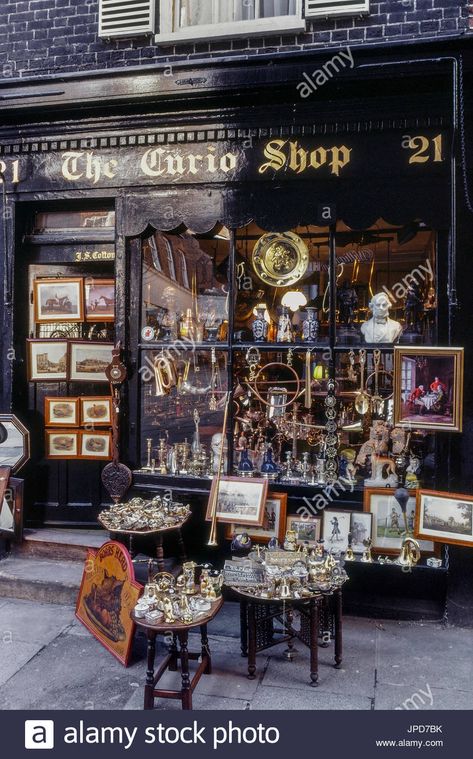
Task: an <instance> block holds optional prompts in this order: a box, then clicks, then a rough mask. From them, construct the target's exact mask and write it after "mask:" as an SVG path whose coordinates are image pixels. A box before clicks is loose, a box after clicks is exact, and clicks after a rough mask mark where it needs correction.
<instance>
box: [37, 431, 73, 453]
mask: <svg viewBox="0 0 473 759" xmlns="http://www.w3.org/2000/svg"><path fill="white" fill-rule="evenodd" d="M79 441H80V434H79V432H78V430H46V441H45V448H46V458H47V459H77V458H78V456H79Z"/></svg>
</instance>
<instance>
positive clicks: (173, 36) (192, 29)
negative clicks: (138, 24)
mask: <svg viewBox="0 0 473 759" xmlns="http://www.w3.org/2000/svg"><path fill="white" fill-rule="evenodd" d="M303 31H305V21H304V19H302V18H299V16H277V17H275V18H271V19H260V20H258V21H234V22H233V23H229V24H206V25H204V26H189V27H186V28H185V29H179V31H177V32H168V33H166V32H163V33H162V34H156V35H155V38H154V40H155V42H156V43H157V44H158V45H176V44H179V43H181V42H198V41H199V40H203V39H207V40H214V39H232V38H234V37H255V36H260V35H266V34H268V35H270V34H293V33H296V32H303Z"/></svg>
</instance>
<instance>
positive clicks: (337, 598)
mask: <svg viewBox="0 0 473 759" xmlns="http://www.w3.org/2000/svg"><path fill="white" fill-rule="evenodd" d="M333 603H334V605H335V666H336V667H340V665H341V663H342V658H343V632H342V628H343V622H342V613H343V612H342V591H341V590H337V591H336V592H335V595H334V599H333Z"/></svg>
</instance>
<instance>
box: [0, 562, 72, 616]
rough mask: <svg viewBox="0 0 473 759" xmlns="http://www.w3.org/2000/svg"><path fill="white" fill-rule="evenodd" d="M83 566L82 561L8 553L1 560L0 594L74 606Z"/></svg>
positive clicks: (1, 595)
mask: <svg viewBox="0 0 473 759" xmlns="http://www.w3.org/2000/svg"><path fill="white" fill-rule="evenodd" d="M83 568H84V565H83V562H82V561H65V560H58V561H52V560H48V559H40V558H35V557H33V556H18V555H12V556H9V557H8V558H7V559H3V560H2V561H0V597H4V598H5V597H6V598H23V599H26V600H28V601H38V602H42V603H55V604H63V605H67V606H74V605H75V603H76V600H77V595H78V592H79V587H80V583H81V579H82V572H83ZM32 624H34V620H32Z"/></svg>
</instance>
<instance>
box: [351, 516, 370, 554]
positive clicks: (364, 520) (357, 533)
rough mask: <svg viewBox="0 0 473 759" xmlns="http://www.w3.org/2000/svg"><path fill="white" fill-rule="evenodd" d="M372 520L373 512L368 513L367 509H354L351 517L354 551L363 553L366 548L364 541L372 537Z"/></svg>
mask: <svg viewBox="0 0 473 759" xmlns="http://www.w3.org/2000/svg"><path fill="white" fill-rule="evenodd" d="M372 520H373V515H372V514H368V513H367V512H365V511H352V513H351V517H350V532H351V548H352V551H353V553H363V552H364V551H365V550H366V546H365V544H364V542H363V541H364V540H368V538H371V522H372Z"/></svg>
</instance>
